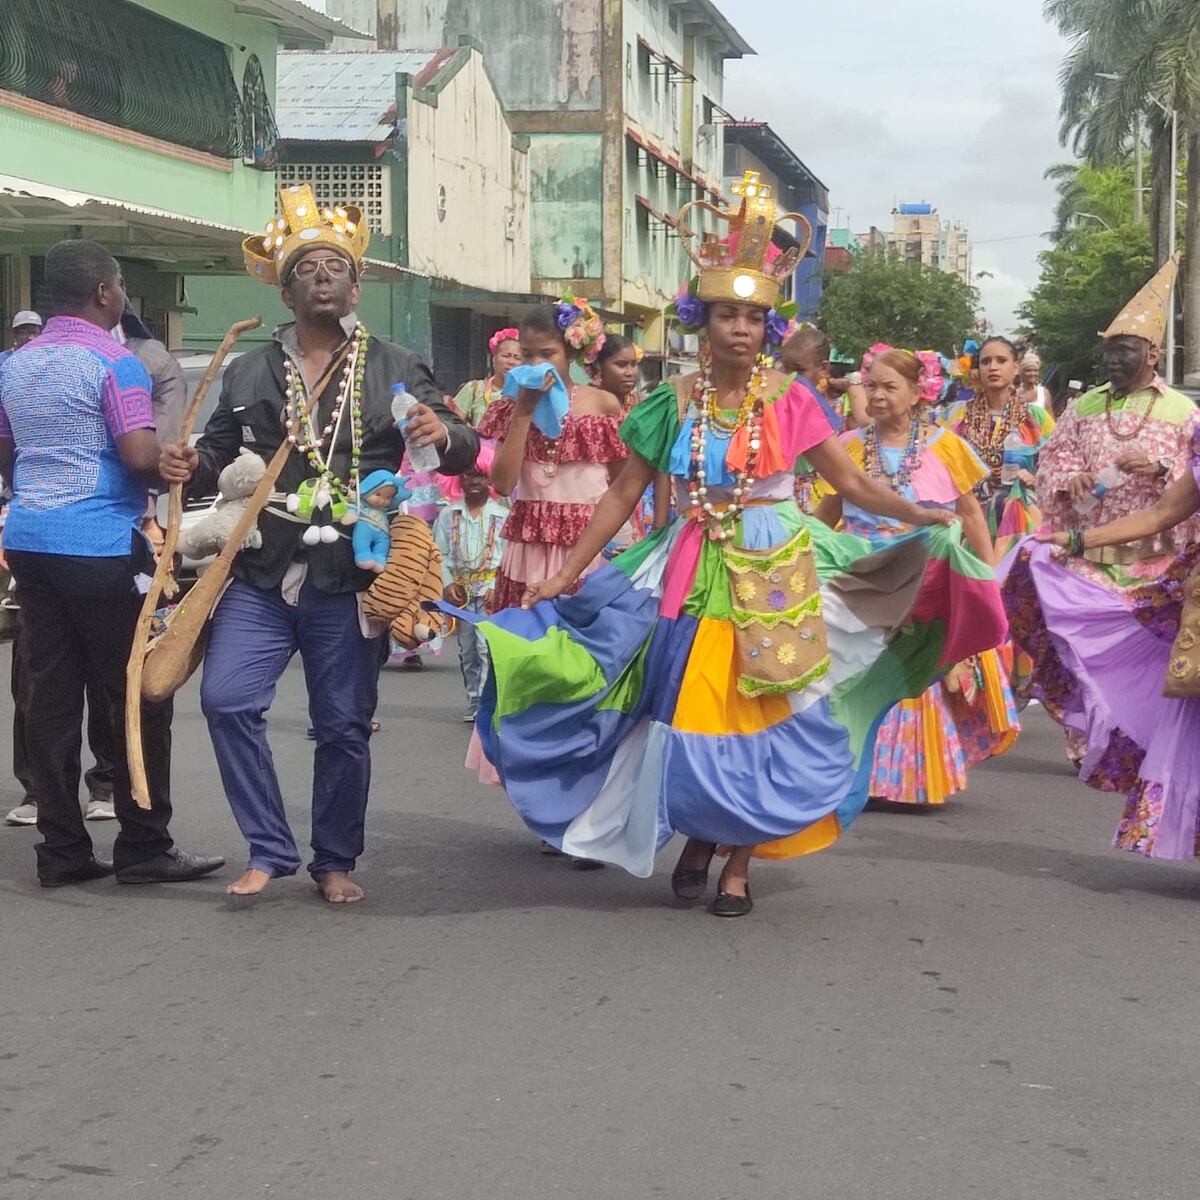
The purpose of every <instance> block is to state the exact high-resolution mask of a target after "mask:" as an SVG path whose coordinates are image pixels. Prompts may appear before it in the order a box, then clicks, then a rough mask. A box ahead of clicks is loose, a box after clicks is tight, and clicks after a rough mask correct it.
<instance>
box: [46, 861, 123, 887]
mask: <svg viewBox="0 0 1200 1200" xmlns="http://www.w3.org/2000/svg"><path fill="white" fill-rule="evenodd" d="M112 873H113V865H112V863H110V862H109V861H108V859H106V858H92V859H89V860H88V861H87V862H85V863H84V864H83V866H82V867H76V868H75V869H74V870H73V871H64V872H63V873H62V874H61V875H43V876H41V877H40V878H39V879H38V883H40V884H41V885H42V887H45V888H57V887H67V886H68V885H70V884H72V883H89V882H90V881H91V880H93V879H104V878H105V877H106V876H109V875H111V874H112Z"/></svg>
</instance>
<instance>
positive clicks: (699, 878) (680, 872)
mask: <svg viewBox="0 0 1200 1200" xmlns="http://www.w3.org/2000/svg"><path fill="white" fill-rule="evenodd" d="M716 852H717V848H716V846H715V845H714V846H713V848H712V849H711V850H710V851H709V852H708V860H707V861H706V862H705V864H704V868H703V870H700V871H685V870H684V869H683V868H682V867H678V866H677V867H676V868H675V870H674V871H672V872H671V891H673V892H674V893H675V899H676V900H684V901H686V902H687V903H689V904H694V903H695V902H696V901H697V900H703V899H704V893H705V891H706V890H707V889H708V868H709V867H710V866H711V865H712V860H713V855H714V854H716ZM684 853H685V854H686V853H687V851H686V850H685V851H684ZM682 859H683V856H682V855H680V861H682Z"/></svg>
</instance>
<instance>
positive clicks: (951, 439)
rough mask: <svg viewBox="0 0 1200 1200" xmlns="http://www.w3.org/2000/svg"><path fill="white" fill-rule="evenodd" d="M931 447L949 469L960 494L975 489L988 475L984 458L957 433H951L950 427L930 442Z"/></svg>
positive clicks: (962, 494)
mask: <svg viewBox="0 0 1200 1200" xmlns="http://www.w3.org/2000/svg"><path fill="white" fill-rule="evenodd" d="M929 449H930V450H932V451H933V453H934V454H936V455H937V457H938V458H939V459H940V460H941V462H942V465H943V466H944V467H945V468H946V470H947V471H949V473H950V478H951V479H952V480H953V481H954V486H955V488H957V489H958V493H959V495H960V496H965V495H966V494H967V493H968V492H970V491H973V490H974V488H975V486H976V485H977V484H980V483H982V482H983V481H984V480H985V479H986V478H987V477H988V474H989V472H988V469H987V467H986V466H985V465H984V462H983V459H981V458H980V457H979V455H978V454H976V453H975V451H974V449H973V448H972V447H971V446H970V444H969V443H967V442H966V441H965V440H964V439H963V438H960V437H959V436H958V434H957V433H951V432H950V430H949V429H943V430H942V432H941V436H940V437H938V438H935V439H934V441H932V442H931V443H930V445H929Z"/></svg>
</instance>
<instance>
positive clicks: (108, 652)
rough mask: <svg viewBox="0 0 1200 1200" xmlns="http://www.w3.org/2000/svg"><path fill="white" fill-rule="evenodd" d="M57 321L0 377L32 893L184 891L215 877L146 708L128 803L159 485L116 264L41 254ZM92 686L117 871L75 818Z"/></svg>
mask: <svg viewBox="0 0 1200 1200" xmlns="http://www.w3.org/2000/svg"><path fill="white" fill-rule="evenodd" d="M46 282H47V284H48V285H49V288H50V292H51V296H52V298H53V300H54V304H55V309H56V311H57V312H58V314H59V315H58V316H56V317H53V318H52V319H51V320H49V321H48V322H47V323H46V328H45V330H44V332H43V333H42V336H41V337H39V338H36V339H35V340H34V341H32V342H30V343H28V344H27V345H25V346H22V347H21V348H20V349H19V350H17V351H16V352H15V353H14V354H13V355H12V357H11V358H9V359H8V361H7V362H5V363H4V365H3V367H2V368H0V475H3V476H4V478H5V479H8V480H10V481H11V482H12V487H13V501H12V504H11V506H10V507H9V512H8V519H7V521H6V523H5V527H4V552H5V555H6V557H7V559H8V563H9V567H10V568H11V570H12V574H13V578H14V579H15V580H16V584H17V592H18V595H19V596H20V599H21V616H22V635H21V636H22V641H23V654H24V660H23V661H24V664H25V666H26V668H27V673H28V684H27V693H26V694H27V699H28V705H29V713H28V716H29V717H30V718H31V719H30V721H29V723H28V737H27V748H28V752H29V760H30V771H31V774H32V777H33V782H34V787H35V789H36V795H37V798H38V806H37V807H38V820H37V823H38V830H39V832H40V833H41V835H42V839H43V840H42V841H41V843H40V844H39V845H38V847H37V860H38V878H39V880H40V881H41V883H42V885H43V886H44V887H60V886H62V885H63V884H69V883H83V882H86V881H87V880H89V879H97V878H99V877H100V876H102V875H109V874H112V873H113V871H114V868H115V871H116V876H117V879H118V881H119V882H121V883H158V882H170V881H173V880H182V879H196V878H198V877H199V876H201V875H207V874H208V873H209V872H210V871H214V870H216V869H217V868H218V867H219V866H222V865H223V862H224V860H223V859H220V858H201V857H198V856H196V855H192V854H188V853H186V852H185V851H182V850H179V849H177V848H176V847H175V846H174V845H173V843H172V841H171V836H170V834H169V832H168V829H167V826H168V824H169V822H170V818H171V800H170V767H171V753H170V746H171V706H170V704H169V703H168V704H164V705H146V706H145V709H144V715H143V735H144V743H145V751H146V771H147V776H148V779H149V783H150V795H151V807H150V809H149V810H148V811H147V810H142V809H140V808H138V806H137V805H136V803H135V802H134V800H133V797H132V795H131V793H130V787H129V766H128V762H127V759H126V756H125V739H124V723H123V721H122V720H121V716H120V715H121V714H123V713H124V711H125V667H126V663H127V661H128V659H129V653H130V650H131V648H132V645H133V633H134V626H135V625H136V623H137V617H138V611H139V609H140V607H141V599H140V596H139V594H138V583H137V581H138V578H139V576H142V575H146V574H149V573H152V572H153V570H154V561H153V557H152V554H151V552H150V548H149V544H148V543H147V542H146V539H145V538H144V537H143V535H142V533H141V531H140V528H139V525H140V522H141V519H142V516H143V515H144V513H145V511H146V489H147V485H148V484H150V483H153V482H157V480H158V457H159V447H158V441H157V439H156V437H155V434H154V413H153V409H152V407H151V403H150V379H149V376H148V375H147V374H146V369H145V367H143V366H142V364H141V363H140V362H139V361H138V359H137V358H135V357H134V356H133V355H132V354H130V353H129V352H128V351H127V350H125V349H124V348H123V347H122V346H120V345H119V344H118V343H117V342H116V341H115V340H114V339H113V337H112V335H111V333H110V332H109V331H110V330H111V329H112V328H113V326H114V325H116V324H117V322H118V321H119V320H120V317H121V313H122V311H123V309H124V307H125V287H124V280H123V279H122V278H121V269H120V267H119V266H118V265H117V262H116V260H115V259H114V258H113V257H112V255H110V254H109V253H108V251H106V250H105V249H104V247H103V246H99V245H97V244H96V243H95V242H87V241H82V240H79V241H66V242H59V243H58V244H57V245H56V246H53V247H51V249H50V251H49V252H48V253H47V255H46ZM89 676H91V677H93V678H95V679H96V680H97V681H98V682H100V683H101V685H102V686H103V688H104V690H105V692H106V693H107V695H108V699H109V702H110V704H111V706H112V711H113V712H114V714H116V715H117V719H116V721H115V722H114V724H115V727H116V729H115V732H116V747H115V749H116V756H115V757H116V762H115V766H116V778H115V780H114V795H113V801H114V807H115V809H116V814H117V819H118V821H119V822H120V832H119V833H118V835H117V839H116V844H115V845H114V847H113V861H112V862H108V861H106V860H104V859H100V858H97V857H96V856H95V855H94V853H93V850H92V842H91V838H90V837H89V836H88V834H87V830H86V827H85V826H84V823H83V814H82V812H81V810H80V806H79V753H80V743H81V741H82V715H83V698H84V689H85V685H86V681H87V679H88V677H89Z"/></svg>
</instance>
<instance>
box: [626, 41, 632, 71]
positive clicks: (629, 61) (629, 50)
mask: <svg viewBox="0 0 1200 1200" xmlns="http://www.w3.org/2000/svg"><path fill="white" fill-rule="evenodd" d="M625 78H626V79H632V78H633V46H632V44H631V43H629V42H626V43H625Z"/></svg>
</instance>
